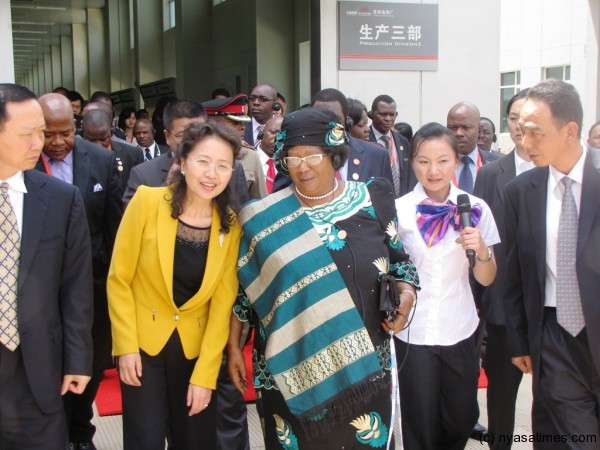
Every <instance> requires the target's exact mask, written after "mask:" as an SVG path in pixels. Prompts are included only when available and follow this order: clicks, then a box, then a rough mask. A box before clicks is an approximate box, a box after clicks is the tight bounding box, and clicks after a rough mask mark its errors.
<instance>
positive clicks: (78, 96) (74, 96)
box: [67, 91, 84, 106]
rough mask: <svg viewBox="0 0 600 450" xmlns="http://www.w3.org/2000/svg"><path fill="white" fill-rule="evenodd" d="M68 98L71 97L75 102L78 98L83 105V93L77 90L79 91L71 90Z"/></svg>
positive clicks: (70, 99)
mask: <svg viewBox="0 0 600 450" xmlns="http://www.w3.org/2000/svg"><path fill="white" fill-rule="evenodd" d="M67 98H68V99H69V101H70V102H75V101H77V100H79V101H81V106H83V101H84V100H83V97H82V95H81V94H80V93H79V92H77V91H69V92H67Z"/></svg>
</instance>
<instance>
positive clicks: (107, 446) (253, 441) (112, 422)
mask: <svg viewBox="0 0 600 450" xmlns="http://www.w3.org/2000/svg"><path fill="white" fill-rule="evenodd" d="M478 397H479V407H480V410H481V416H480V418H479V422H480V423H481V424H482V425H486V424H487V413H486V398H485V389H480V390H479V393H478ZM531 401H532V396H531V376H528V375H526V376H525V377H523V382H522V383H521V388H520V389H519V396H518V398H517V412H516V423H515V434H521V435H527V436H528V435H530V434H531V414H530V412H531ZM94 423H95V424H96V426H97V428H98V429H97V432H96V436H95V439H94V443H95V444H96V447H98V450H121V449H122V448H123V447H122V444H121V442H122V439H123V429H122V423H121V416H108V417H99V416H97V415H96V416H95V417H94ZM248 428H249V430H250V447H251V449H252V450H263V449H264V444H263V440H262V431H261V428H260V422H259V420H258V414H257V413H256V408H255V407H254V405H250V406H249V408H248ZM396 448H397V449H401V448H402V447H401V445H400V442H399V439H397V440H396ZM487 448H488V447H487V445H486V444H485V443H483V444H482V443H480V442H477V441H474V440H472V439H470V440H469V443H468V444H467V447H466V449H467V450H476V449H487ZM512 448H513V449H514V450H525V449H531V448H532V446H531V444H524V443H515V444H513V446H512ZM232 450H235V449H232Z"/></svg>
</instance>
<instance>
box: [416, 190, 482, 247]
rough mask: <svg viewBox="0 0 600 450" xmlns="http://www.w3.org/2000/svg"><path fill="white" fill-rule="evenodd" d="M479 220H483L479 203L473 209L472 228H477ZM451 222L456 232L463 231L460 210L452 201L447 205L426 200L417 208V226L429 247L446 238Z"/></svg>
mask: <svg viewBox="0 0 600 450" xmlns="http://www.w3.org/2000/svg"><path fill="white" fill-rule="evenodd" d="M479 219H481V206H480V205H479V204H478V203H477V204H475V205H473V206H472V207H471V223H472V226H474V227H476V226H477V224H478V223H479ZM451 222H452V225H453V226H454V229H455V230H456V231H460V230H462V227H461V224H460V216H459V214H458V208H457V206H456V205H455V204H454V203H452V202H451V201H450V200H448V201H447V202H446V203H436V202H434V201H433V200H431V199H426V200H423V201H422V202H421V203H419V205H418V206H417V226H418V227H419V231H420V232H421V236H423V240H424V241H425V243H426V244H427V247H431V246H433V245H435V244H437V243H438V242H440V241H441V240H442V239H443V238H444V236H445V235H446V232H447V231H448V226H449V225H450V223H451Z"/></svg>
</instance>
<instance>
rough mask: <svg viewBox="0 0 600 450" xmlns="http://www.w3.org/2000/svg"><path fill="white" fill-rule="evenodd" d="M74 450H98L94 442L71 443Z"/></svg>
mask: <svg viewBox="0 0 600 450" xmlns="http://www.w3.org/2000/svg"><path fill="white" fill-rule="evenodd" d="M71 449H72V450H97V449H96V446H95V445H94V443H93V442H92V441H81V442H71Z"/></svg>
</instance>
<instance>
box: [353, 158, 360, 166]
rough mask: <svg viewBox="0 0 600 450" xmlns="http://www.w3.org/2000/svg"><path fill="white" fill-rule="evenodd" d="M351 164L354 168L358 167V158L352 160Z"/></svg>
mask: <svg viewBox="0 0 600 450" xmlns="http://www.w3.org/2000/svg"><path fill="white" fill-rule="evenodd" d="M352 163H353V164H354V165H355V166H358V165H359V164H360V159H358V158H354V159H353V160H352Z"/></svg>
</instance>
